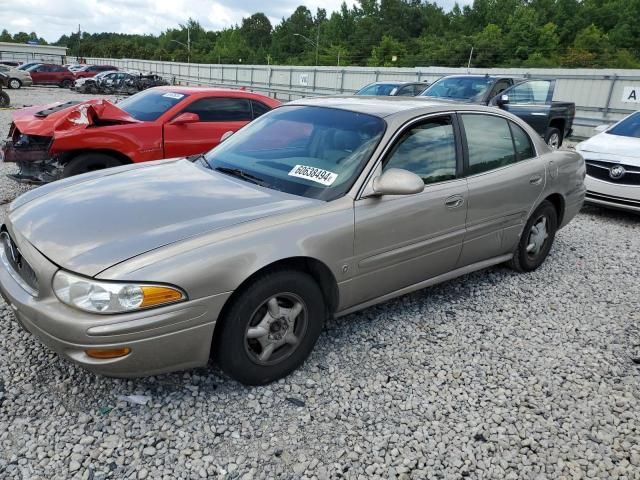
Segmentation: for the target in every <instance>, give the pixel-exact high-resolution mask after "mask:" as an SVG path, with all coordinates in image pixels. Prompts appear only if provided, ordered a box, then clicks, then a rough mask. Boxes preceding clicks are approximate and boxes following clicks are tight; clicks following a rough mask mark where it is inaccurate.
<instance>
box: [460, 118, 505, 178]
mask: <svg viewBox="0 0 640 480" xmlns="http://www.w3.org/2000/svg"><path fill="white" fill-rule="evenodd" d="M461 118H462V124H463V125H464V132H465V135H466V137H467V149H468V155H469V166H468V174H470V175H474V174H477V173H482V172H487V171H489V170H493V169H496V168H500V167H504V166H507V165H509V164H511V163H514V162H515V161H516V154H515V150H514V148H513V140H512V139H511V130H510V128H509V123H508V122H507V120H506V119H504V118H500V117H494V116H492V115H481V114H480V115H478V114H463V115H461Z"/></svg>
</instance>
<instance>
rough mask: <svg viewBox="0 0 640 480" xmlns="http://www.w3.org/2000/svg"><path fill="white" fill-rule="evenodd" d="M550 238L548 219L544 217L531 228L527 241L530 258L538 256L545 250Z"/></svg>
mask: <svg viewBox="0 0 640 480" xmlns="http://www.w3.org/2000/svg"><path fill="white" fill-rule="evenodd" d="M548 238H549V231H548V229H547V217H546V216H544V215H543V216H541V217H540V218H539V219H538V220H536V221H535V222H534V223H533V225H532V226H531V230H530V231H529V238H528V240H527V249H526V250H527V255H529V257H535V256H536V255H538V254H539V253H540V252H541V251H542V250H543V247H544V245H545V243H546V242H547V239H548Z"/></svg>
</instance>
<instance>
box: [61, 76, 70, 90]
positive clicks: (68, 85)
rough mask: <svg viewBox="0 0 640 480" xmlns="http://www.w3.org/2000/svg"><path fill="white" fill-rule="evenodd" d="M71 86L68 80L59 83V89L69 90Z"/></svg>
mask: <svg viewBox="0 0 640 480" xmlns="http://www.w3.org/2000/svg"><path fill="white" fill-rule="evenodd" d="M72 85H73V81H71V80H69V79H68V78H65V79H64V80H62V82H60V88H71V87H72Z"/></svg>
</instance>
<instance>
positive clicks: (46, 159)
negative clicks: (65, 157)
mask: <svg viewBox="0 0 640 480" xmlns="http://www.w3.org/2000/svg"><path fill="white" fill-rule="evenodd" d="M0 162H4V163H15V164H16V165H17V166H18V168H19V171H18V173H16V174H9V175H7V176H8V177H9V178H11V179H12V180H15V181H16V182H20V183H28V184H34V185H42V184H44V183H49V182H53V181H55V180H58V179H59V178H61V175H62V171H63V167H62V165H61V164H60V163H59V162H58V159H57V158H55V157H52V156H51V154H50V153H49V145H46V146H42V145H38V146H35V147H26V148H19V147H16V146H15V145H14V143H13V142H12V141H11V140H7V141H6V142H4V143H2V144H0Z"/></svg>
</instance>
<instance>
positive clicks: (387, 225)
mask: <svg viewBox="0 0 640 480" xmlns="http://www.w3.org/2000/svg"><path fill="white" fill-rule="evenodd" d="M459 140H460V136H459V133H458V128H457V124H456V120H455V116H454V115H453V114H451V115H437V116H433V117H428V118H425V119H422V120H418V121H416V122H413V123H412V124H410V125H408V126H407V127H405V129H404V131H403V132H402V133H401V134H400V135H399V136H398V137H397V140H396V141H395V142H394V144H393V145H392V146H391V148H390V149H389V151H388V153H387V154H386V155H385V158H384V159H383V162H382V166H381V167H379V168H381V169H382V171H384V170H387V169H389V168H402V169H405V170H409V171H411V172H414V173H415V174H417V175H418V176H420V177H421V178H422V179H423V181H424V183H425V189H424V191H423V192H422V193H419V194H416V195H398V196H396V195H387V196H382V197H372V198H360V199H358V200H356V202H355V242H354V250H355V256H356V257H355V262H354V263H355V272H354V277H355V278H354V279H353V281H352V287H353V289H352V290H351V291H350V293H351V295H350V297H351V298H350V302H349V303H352V304H358V303H362V302H365V301H367V300H370V299H372V298H375V297H378V296H381V295H385V294H387V293H390V292H393V291H396V290H399V289H402V288H404V287H407V286H410V285H414V284H416V283H420V282H422V281H424V280H427V279H429V278H432V277H435V276H438V275H441V274H443V273H445V272H448V271H449V270H452V269H453V268H454V267H455V265H456V263H457V261H458V257H459V255H460V251H461V249H462V241H463V239H464V231H465V219H466V214H467V182H466V180H465V179H464V178H463V177H462V150H461V148H460V147H461V145H460V142H459Z"/></svg>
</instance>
